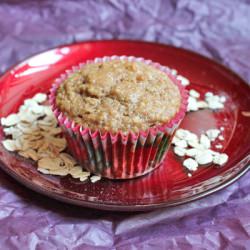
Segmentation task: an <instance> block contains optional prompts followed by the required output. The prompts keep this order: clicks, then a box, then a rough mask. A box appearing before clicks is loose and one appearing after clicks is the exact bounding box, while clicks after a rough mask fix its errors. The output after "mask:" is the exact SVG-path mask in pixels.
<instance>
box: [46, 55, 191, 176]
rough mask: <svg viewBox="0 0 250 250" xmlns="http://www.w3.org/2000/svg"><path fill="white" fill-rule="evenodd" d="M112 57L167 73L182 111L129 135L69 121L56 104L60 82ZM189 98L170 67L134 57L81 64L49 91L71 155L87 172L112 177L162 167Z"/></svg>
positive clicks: (139, 173) (95, 60)
mask: <svg viewBox="0 0 250 250" xmlns="http://www.w3.org/2000/svg"><path fill="white" fill-rule="evenodd" d="M110 60H128V61H137V62H138V61H139V62H143V63H146V64H149V65H152V66H154V67H155V68H157V69H159V70H161V71H163V72H165V73H166V74H167V75H168V77H169V78H170V79H171V80H172V82H174V83H175V84H176V85H177V86H178V88H179V91H180V94H181V105H180V109H179V111H178V112H177V113H176V114H175V116H174V117H173V118H172V119H171V120H170V121H169V122H167V123H164V124H161V125H158V126H155V127H152V128H149V129H148V130H145V131H140V132H138V133H134V132H131V131H130V132H128V133H127V134H125V133H123V132H117V133H111V132H105V133H101V132H100V131H99V130H96V131H91V129H90V128H86V127H83V126H81V125H79V124H76V123H75V122H74V121H72V120H70V119H69V118H68V117H67V116H66V115H65V114H64V113H62V112H61V111H60V110H59V109H58V108H57V106H56V91H57V89H58V87H59V85H60V84H61V83H62V82H63V81H64V80H65V79H66V78H68V77H69V76H70V75H71V74H73V73H74V72H75V71H77V70H79V69H81V68H82V67H84V65H86V64H92V63H97V62H106V61H110ZM187 98H188V94H187V91H186V90H185V88H184V87H183V86H182V85H181V83H180V82H179V81H178V80H177V79H176V78H175V77H174V76H173V75H172V74H171V72H170V70H169V69H168V68H167V67H164V66H161V65H160V64H158V63H154V62H152V61H150V60H145V59H143V58H136V57H132V56H129V57H127V56H112V57H103V58H96V59H94V60H89V61H87V62H86V63H81V64H79V65H78V66H74V67H73V68H72V70H68V71H66V73H65V74H62V75H61V76H60V77H59V78H58V79H56V80H55V82H54V84H53V85H52V87H51V90H50V104H51V106H52V110H53V112H54V114H55V116H56V118H57V120H58V123H59V125H60V127H61V128H62V129H63V132H64V135H65V138H66V140H67V142H68V148H69V150H70V151H71V153H72V155H73V156H74V157H75V158H76V159H77V160H78V162H79V164H80V165H81V166H82V167H83V168H84V169H86V170H87V171H89V172H91V173H93V174H96V175H99V176H102V177H106V178H110V179H130V178H135V177H138V176H142V175H145V174H147V173H149V172H151V171H152V170H153V169H155V168H157V167H158V166H160V164H161V162H162V160H163V159H164V156H165V155H166V152H167V149H168V147H169V146H170V142H171V139H172V136H173V134H174V132H175V130H176V128H177V127H178V126H179V124H180V122H181V120H182V119H183V117H184V115H185V112H186V107H187Z"/></svg>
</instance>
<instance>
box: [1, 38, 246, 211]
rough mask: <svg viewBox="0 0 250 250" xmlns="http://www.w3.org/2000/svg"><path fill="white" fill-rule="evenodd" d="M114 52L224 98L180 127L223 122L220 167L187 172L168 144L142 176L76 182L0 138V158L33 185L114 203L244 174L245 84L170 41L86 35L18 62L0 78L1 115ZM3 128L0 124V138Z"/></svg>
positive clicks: (130, 206)
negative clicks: (47, 170)
mask: <svg viewBox="0 0 250 250" xmlns="http://www.w3.org/2000/svg"><path fill="white" fill-rule="evenodd" d="M111 55H128V56H129V55H133V56H137V57H144V58H147V59H151V60H153V61H156V62H159V63H161V64H162V65H167V66H169V67H171V68H175V69H177V70H178V72H179V73H180V74H181V75H183V76H185V77H187V78H188V79H189V80H190V81H191V86H190V87H191V88H194V89H197V90H198V91H199V92H201V93H202V94H204V93H205V92H207V91H212V92H214V93H216V94H219V95H224V96H226V98H227V101H226V104H225V109H224V110H223V111H219V112H211V111H209V110H202V111H198V112H194V113H189V114H188V115H187V116H186V117H185V119H184V121H183V123H182V125H181V127H183V128H186V129H189V130H191V131H193V132H195V133H198V134H200V133H202V132H203V131H204V130H207V129H209V128H215V127H220V126H223V127H224V128H225V130H224V131H223V136H224V137H225V140H224V141H222V142H220V143H221V144H223V149H222V151H224V152H226V153H227V154H228V155H229V157H230V159H229V161H228V163H227V164H226V165H225V166H224V167H222V168H216V167H214V166H212V167H204V168H201V169H200V170H199V171H197V172H196V173H195V174H194V175H193V176H192V177H191V178H189V177H188V176H187V175H186V173H185V172H184V170H183V168H182V166H181V160H180V159H179V158H177V157H176V156H175V155H173V153H172V150H170V151H169V153H168V155H167V157H166V160H165V162H164V164H163V165H162V166H161V167H159V168H158V169H157V170H155V171H154V172H153V173H151V174H148V175H146V176H144V177H142V178H137V179H134V180H126V181H111V180H104V179H103V180H101V181H99V182H97V183H94V184H93V183H90V182H88V183H80V182H79V181H77V180H73V179H72V178H70V177H62V178H60V177H53V176H47V175H43V174H41V173H39V172H37V170H36V167H35V164H33V163H32V162H31V161H28V160H25V159H24V158H22V157H19V156H18V155H16V154H15V153H10V152H7V151H6V150H5V149H4V148H3V147H2V144H1V145H0V166H1V168H2V169H3V170H4V171H6V172H7V173H8V174H10V175H11V176H13V177H14V178H15V179H17V180H18V181H19V182H21V183H23V184H24V185H26V186H27V187H30V188H31V189H33V190H35V191H37V192H40V193H43V194H45V195H47V196H50V197H52V198H55V199H58V200H61V201H65V202H68V203H72V204H77V205H80V206H86V207H93V208H98V209H106V210H116V211H137V210H148V209H153V208H157V207H166V206H173V205H178V204H183V203H185V202H188V201H192V200H195V199H198V198H201V197H204V196H206V195H208V194H210V193H213V192H215V191H217V190H219V189H221V188H223V187H225V186H227V185H229V184H230V183H232V182H233V181H235V180H236V179H237V178H239V177H240V176H242V175H243V174H244V173H246V172H247V170H248V169H249V162H250V143H249V142H250V129H249V127H250V117H249V115H248V114H249V113H247V112H250V88H249V86H248V85H247V84H246V83H245V82H244V81H243V80H242V79H240V78H239V77H238V76H237V75H235V74H234V73H233V72H231V71H230V70H228V69H226V68H225V67H223V66H221V65H219V64H217V63H216V62H213V61H211V60H209V59H207V58H205V57H202V56H200V55H198V54H195V53H193V52H190V51H186V50H183V49H179V48H174V47H171V46H166V45H160V44H156V43H146V42H137V41H96V42H83V43H79V44H73V45H67V46H62V47H58V48H56V49H52V50H49V51H46V52H43V53H41V54H37V55H36V56H33V57H31V58H29V59H27V60H25V61H23V62H22V63H20V64H18V65H16V66H15V67H13V68H12V69H10V70H9V71H8V72H6V73H5V74H4V75H3V76H2V77H1V78H0V117H3V116H6V115H8V114H10V113H12V112H16V111H17V109H18V107H19V105H20V104H21V103H22V102H23V100H24V99H26V98H29V97H32V96H33V95H34V94H35V93H37V92H48V90H49V88H50V86H51V84H52V82H53V80H54V79H55V78H56V77H57V76H59V75H60V73H62V72H63V71H64V70H65V69H68V68H70V67H71V66H72V65H75V64H78V63H80V62H84V61H85V60H87V59H93V58H95V57H102V56H111ZM2 139H3V131H2V128H1V127H0V140H2Z"/></svg>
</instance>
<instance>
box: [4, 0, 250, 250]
mask: <svg viewBox="0 0 250 250" xmlns="http://www.w3.org/2000/svg"><path fill="white" fill-rule="evenodd" d="M111 38H119V39H121V38H126V39H127V38H128V39H140V40H147V41H157V42H161V43H166V44H172V45H175V46H177V47H184V48H187V49H191V50H194V51H197V52H199V53H202V54H203V55H206V56H208V57H210V58H213V59H215V60H216V61H219V62H221V63H223V64H224V65H227V66H228V67H230V68H231V69H233V70H234V71H236V72H237V73H238V74H239V75H241V76H242V77H243V78H244V79H245V80H247V81H248V82H249V80H250V60H249V58H250V1H249V0H237V1H236V0H206V1H205V0H204V1H202V0H165V1H164V0H161V1H158V0H154V1H153V0H152V1H151V0H147V1H142V0H141V1H140V0H132V1H131V0H130V1H129V0H127V1H126V0H124V1H122V0H109V1H104V0H97V1H93V0H92V1H91V0H89V1H76V0H75V1H73V0H72V1H69V0H65V1H63V0H61V1H60V0H51V1H49V0H40V1H39V0H36V1H35V0H34V1H32V0H20V1H18V0H12V1H11V0H9V1H7V0H2V1H1V2H0V72H1V73H2V72H4V71H5V70H6V69H7V68H8V67H9V66H11V65H12V64H14V63H16V62H18V61H20V60H22V59H24V58H25V57H27V56H29V55H32V54H34V53H36V52H40V51H43V50H45V49H47V48H51V47H54V46H57V45H60V44H65V43H72V42H74V41H83V40H92V39H111ZM249 178H250V173H248V174H246V175H245V176H244V177H242V178H241V179H240V180H239V181H237V182H236V183H234V184H233V185H231V186H229V187H227V188H225V189H224V190H222V191H219V192H217V193H215V194H213V195H210V196H209V197H207V198H204V199H201V200H199V201H196V202H192V203H190V204H187V205H182V206H179V207H176V208H170V209H169V208H168V209H160V210H155V211H151V212H146V213H115V212H104V211H97V210H91V209H87V208H86V209H84V208H78V207H74V206H70V205H66V204H62V203H59V202H56V201H54V200H51V199H49V198H46V197H44V196H42V195H39V194H35V193H33V192H32V191H30V190H28V189H27V188H24V187H23V186H21V185H19V184H18V183H16V181H14V180H13V179H12V178H10V177H8V176H7V175H6V174H4V173H3V172H2V171H1V172H0V248H1V249H25V250H27V249H38V250H42V249H46V250H47V249H50V250H53V249H61V250H63V249H120V250H123V249H124V250H125V249H185V250H188V249H250V237H249V236H250V181H249Z"/></svg>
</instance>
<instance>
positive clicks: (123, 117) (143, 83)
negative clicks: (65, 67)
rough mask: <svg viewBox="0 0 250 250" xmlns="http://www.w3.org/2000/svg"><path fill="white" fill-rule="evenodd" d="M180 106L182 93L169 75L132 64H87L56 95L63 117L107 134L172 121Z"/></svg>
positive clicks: (140, 128)
mask: <svg viewBox="0 0 250 250" xmlns="http://www.w3.org/2000/svg"><path fill="white" fill-rule="evenodd" d="M180 104H181V95H180V92H179V89H178V87H177V86H176V85H175V84H174V83H173V82H172V81H171V80H170V79H169V78H168V76H167V75H166V74H165V73H164V72H162V71H160V70H158V69H156V68H155V67H153V66H150V65H147V64H145V63H143V62H129V61H127V60H111V61H108V62H101V63H92V64H86V65H84V66H83V67H82V68H81V69H80V70H78V71H76V72H74V73H73V74H72V75H70V76H69V77H68V78H67V79H66V80H64V82H63V83H62V84H61V85H60V86H59V88H58V89H57V93H56V105H57V107H58V108H59V110H60V111H61V112H63V113H65V114H66V115H67V116H68V117H69V118H70V119H71V120H73V121H75V122H76V123H77V124H81V125H82V126H83V127H88V128H90V129H91V130H97V129H98V130H100V131H102V132H104V131H110V132H118V131H122V132H124V133H128V132H129V131H132V132H139V131H140V130H147V129H149V128H150V127H154V126H156V125H159V124H163V123H166V122H168V121H169V120H170V119H171V118H172V117H173V116H174V115H175V114H176V113H177V112H178V110H179V108H180Z"/></svg>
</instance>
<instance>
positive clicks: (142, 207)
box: [0, 39, 250, 211]
mask: <svg viewBox="0 0 250 250" xmlns="http://www.w3.org/2000/svg"><path fill="white" fill-rule="evenodd" d="M105 42H107V43H108V42H115V43H124V42H127V43H143V44H151V45H155V46H161V47H168V48H172V49H174V50H181V51H183V52H185V53H188V54H189V55H190V54H191V55H195V56H197V57H202V58H203V59H205V60H207V61H209V62H210V63H213V64H216V65H217V66H219V67H220V68H223V69H224V70H227V71H228V72H230V74H232V75H233V76H234V77H236V78H238V79H239V80H240V81H241V82H242V84H244V85H245V87H248V88H249V91H250V85H249V84H248V83H247V81H246V80H244V79H243V78H242V77H241V76H240V75H238V74H237V73H236V72H234V71H233V70H232V69H231V68H228V67H227V66H226V65H224V64H222V63H220V62H218V61H216V60H214V59H212V58H209V57H207V56H205V55H202V54H199V53H197V52H196V51H192V50H190V49H186V48H179V47H176V46H173V45H169V44H163V43H159V42H151V41H142V40H136V39H135V40H133V39H104V40H86V41H79V42H72V43H68V44H61V45H58V46H54V47H51V48H48V49H44V50H42V51H39V52H36V53H33V54H31V55H29V56H27V57H25V58H24V59H22V60H20V61H18V62H17V63H15V64H12V65H11V66H10V67H8V68H7V69H6V70H5V71H4V72H3V73H2V74H0V79H1V78H2V77H3V76H4V75H6V74H7V73H9V72H10V71H11V70H13V69H15V67H17V66H18V65H19V64H21V63H24V62H25V61H28V60H30V59H31V58H32V57H34V56H38V55H40V54H43V53H46V52H49V51H53V50H55V49H58V48H62V47H67V46H74V45H81V44H86V43H105ZM248 158H250V157H249V155H246V156H244V158H243V159H241V160H239V161H238V162H237V163H236V164H238V163H239V162H241V161H245V160H246V163H245V164H244V166H243V167H242V168H241V170H240V171H239V172H237V173H236V174H235V175H234V176H233V177H232V178H230V179H229V180H226V181H224V182H222V183H220V184H218V185H217V186H215V187H214V188H212V189H209V190H206V191H203V192H200V193H198V194H195V195H192V196H191V197H187V198H184V199H182V200H181V201H172V202H166V201H165V202H160V203H153V204H138V205H122V204H111V203H107V202H105V203H101V202H98V201H86V200H80V199H76V198H74V199H72V198H68V197H66V196H63V195H61V194H59V193H57V192H55V191H52V190H49V191H48V189H46V188H43V187H42V186H39V185H37V184H35V183H33V182H32V181H31V180H28V179H27V178H25V177H24V176H23V175H20V174H17V173H16V172H14V171H12V169H11V168H9V167H8V166H7V165H6V164H5V163H3V162H2V160H1V158H0V168H1V169H2V170H3V171H4V172H5V173H6V174H8V175H10V176H11V177H12V178H14V179H15V180H16V181H18V183H20V184H21V185H23V186H25V187H26V188H29V189H31V190H33V191H35V192H38V193H40V194H42V195H45V196H47V197H49V198H52V199H55V200H58V201H60V202H66V203H69V204H73V205H77V206H81V207H88V208H94V209H100V210H109V211H148V210H153V209H157V208H163V207H165V208H167V207H174V206H178V205H183V204H187V203H189V202H192V201H196V200H199V199H201V198H205V197H207V196H209V195H210V194H213V193H215V192H217V191H219V190H222V189H224V188H226V187H228V186H229V185H231V184H232V183H234V182H235V181H237V180H238V179H239V178H241V177H242V176H244V175H245V174H246V173H247V172H248V171H249V170H250V165H249V161H250V160H249V159H248ZM236 164H235V165H236ZM235 165H234V166H235Z"/></svg>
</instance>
